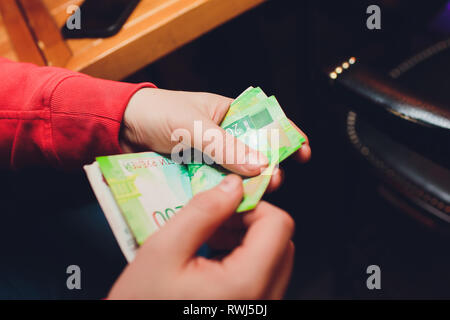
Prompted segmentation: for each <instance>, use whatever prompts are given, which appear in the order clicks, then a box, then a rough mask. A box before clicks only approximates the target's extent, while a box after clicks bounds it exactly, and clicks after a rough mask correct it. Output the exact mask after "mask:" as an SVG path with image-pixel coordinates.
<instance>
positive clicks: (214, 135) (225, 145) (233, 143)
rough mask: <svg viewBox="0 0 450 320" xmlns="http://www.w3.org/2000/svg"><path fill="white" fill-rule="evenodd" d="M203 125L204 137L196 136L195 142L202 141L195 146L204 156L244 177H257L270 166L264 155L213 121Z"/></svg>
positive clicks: (207, 121)
mask: <svg viewBox="0 0 450 320" xmlns="http://www.w3.org/2000/svg"><path fill="white" fill-rule="evenodd" d="M203 125H204V131H203V134H202V136H195V135H194V140H195V139H196V138H201V139H202V141H201V142H200V141H194V146H201V147H202V152H203V153H204V154H206V155H208V156H209V157H210V158H211V159H213V160H214V161H215V162H216V163H217V164H220V165H221V166H223V167H224V168H225V169H228V170H230V171H232V172H235V173H237V174H240V175H244V176H255V175H258V174H260V173H261V172H262V171H263V170H264V169H265V168H266V167H267V166H268V165H269V161H268V159H267V157H266V156H265V155H264V154H262V153H261V152H259V151H257V150H255V149H253V148H251V147H249V146H248V145H246V144H245V143H244V142H242V141H241V140H239V139H238V138H236V137H235V136H234V135H233V134H231V133H230V132H228V131H225V130H224V129H222V128H221V127H219V126H218V125H217V124H216V123H214V122H213V121H211V120H206V121H203ZM230 131H232V129H230Z"/></svg>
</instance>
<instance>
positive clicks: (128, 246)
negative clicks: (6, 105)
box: [85, 87, 305, 261]
mask: <svg viewBox="0 0 450 320" xmlns="http://www.w3.org/2000/svg"><path fill="white" fill-rule="evenodd" d="M221 127H222V128H223V129H224V130H226V131H227V132H229V133H230V134H232V135H233V136H236V137H237V138H238V139H240V140H241V141H243V142H244V143H245V144H247V145H249V146H250V147H252V148H253V149H256V150H258V151H260V152H262V153H263V154H264V155H266V157H267V158H268V159H269V166H268V167H267V168H266V169H265V170H264V171H263V172H262V174H260V175H258V176H256V177H252V178H246V179H244V182H243V184H244V196H243V200H242V202H241V204H240V205H239V207H238V209H237V212H243V211H248V210H251V209H253V208H254V207H255V206H256V205H257V203H258V202H259V201H260V199H261V198H262V196H263V194H264V192H265V190H266V188H267V186H268V184H269V182H270V179H271V176H272V173H273V171H274V169H275V168H276V166H277V164H278V163H279V162H281V161H283V160H284V159H286V158H287V157H288V156H289V155H290V154H292V153H293V152H295V151H296V150H298V149H299V148H300V147H301V146H302V144H303V143H304V142H305V139H304V137H303V136H302V135H300V133H298V132H297V130H295V128H294V127H293V126H292V125H291V123H290V122H289V120H288V119H287V118H286V116H285V114H284V112H283V111H282V109H281V107H280V105H279V104H278V102H277V100H276V99H275V97H273V96H272V97H267V96H266V94H265V93H264V92H263V91H262V90H261V89H260V88H253V87H250V88H248V89H247V90H245V91H244V92H243V93H242V94H241V95H240V96H239V97H238V98H236V100H235V101H234V102H233V103H232V105H231V106H230V109H229V111H228V113H227V114H226V116H225V118H224V120H223V122H222V124H221ZM96 160H97V161H96V162H95V163H93V164H92V165H89V166H85V170H86V173H87V175H88V178H89V181H90V183H91V186H92V187H93V189H94V192H95V194H96V196H97V199H98V200H99V202H100V205H101V207H102V209H103V210H104V211H105V215H106V217H107V219H108V222H109V223H110V225H111V228H112V230H113V232H114V235H115V236H116V238H117V239H118V242H119V245H120V247H121V249H122V251H123V252H124V254H125V256H126V258H127V259H128V261H131V260H132V259H133V258H134V256H135V254H136V250H137V247H138V246H139V245H141V244H142V243H143V242H144V241H145V240H146V239H147V237H148V236H150V235H151V234H153V233H154V232H155V231H157V230H158V229H159V228H160V227H162V226H163V225H164V224H165V223H166V222H167V221H168V220H169V219H170V218H171V217H172V216H173V215H175V214H176V213H177V212H178V210H180V209H181V208H182V207H183V206H184V205H185V204H186V203H187V202H188V201H189V200H190V199H191V198H192V196H193V194H196V193H198V192H201V191H204V190H208V189H210V188H212V187H214V186H216V185H217V184H218V183H219V182H220V181H221V180H222V179H223V178H224V177H225V176H226V175H227V174H228V173H229V172H227V171H226V170H224V169H223V168H222V167H221V166H220V165H218V164H214V165H206V164H201V163H200V164H188V165H187V166H186V165H180V164H177V163H175V162H173V161H172V160H170V159H169V158H166V157H164V156H162V155H159V154H157V153H154V152H144V153H136V154H122V155H115V156H106V157H98V158H97V159H96ZM105 182H106V183H105ZM133 238H134V239H133Z"/></svg>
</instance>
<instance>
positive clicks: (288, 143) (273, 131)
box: [188, 87, 305, 212]
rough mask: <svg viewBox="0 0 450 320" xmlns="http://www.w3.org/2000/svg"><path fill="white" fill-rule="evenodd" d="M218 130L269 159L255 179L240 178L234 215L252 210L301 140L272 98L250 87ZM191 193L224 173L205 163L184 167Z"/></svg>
mask: <svg viewBox="0 0 450 320" xmlns="http://www.w3.org/2000/svg"><path fill="white" fill-rule="evenodd" d="M221 127H222V128H223V129H225V130H226V131H227V132H228V133H230V134H232V135H233V136H235V137H237V138H238V139H240V140H241V141H243V142H244V143H245V144H247V145H248V146H250V147H252V148H253V149H256V150H258V151H260V152H262V153H263V154H264V155H265V156H266V157H267V158H268V159H269V163H270V165H269V167H268V168H267V169H266V170H265V171H264V172H263V173H262V174H261V175H258V176H256V177H252V178H247V179H244V197H243V200H242V202H241V204H240V205H239V207H238V209H237V212H243V211H248V210H251V209H253V208H254V207H255V206H256V205H257V203H258V202H259V200H260V199H261V197H262V196H263V194H264V192H265V190H266V188H267V186H268V184H269V182H270V178H271V175H272V173H273V170H274V168H275V166H276V165H277V164H278V163H279V162H281V161H283V160H284V159H286V158H287V157H288V156H289V155H291V154H292V153H293V152H295V151H296V150H298V149H299V148H300V147H301V146H302V144H303V143H304V142H305V138H304V137H303V136H302V135H301V134H300V133H299V132H298V131H297V130H296V129H295V128H294V127H293V126H292V124H291V123H290V121H289V120H288V119H287V118H286V115H285V114H284V112H283V110H282V109H281V107H280V105H279V104H278V101H277V100H276V99H275V97H273V96H272V97H267V95H266V94H265V93H264V92H263V91H262V90H261V88H259V87H258V88H253V87H250V88H248V89H247V90H246V91H244V92H243V93H242V94H241V95H240V96H239V97H238V98H237V99H236V100H235V101H234V102H233V103H232V104H231V106H230V109H229V110H228V113H227V114H226V116H225V118H224V120H223V122H222V123H221ZM188 170H189V174H190V177H191V184H192V192H193V194H197V193H198V192H201V191H204V190H208V189H210V188H212V187H214V186H215V185H217V184H218V183H219V182H220V181H221V180H222V179H223V178H224V177H225V176H226V174H227V173H228V172H226V171H225V170H224V169H222V168H221V167H219V166H217V165H214V166H210V165H206V164H190V165H188Z"/></svg>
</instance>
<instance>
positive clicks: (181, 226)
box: [144, 175, 243, 263]
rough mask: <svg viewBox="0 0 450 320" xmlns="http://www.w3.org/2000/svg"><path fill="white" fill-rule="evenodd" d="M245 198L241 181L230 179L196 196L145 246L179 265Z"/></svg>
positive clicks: (192, 253)
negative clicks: (156, 250)
mask: <svg viewBox="0 0 450 320" xmlns="http://www.w3.org/2000/svg"><path fill="white" fill-rule="evenodd" d="M242 195H243V186H242V179H241V178H240V177H239V176H237V175H228V176H227V177H225V178H224V179H223V180H222V181H221V183H220V184H219V185H217V186H216V187H214V188H212V189H210V190H208V191H204V192H201V193H199V194H197V195H195V196H194V197H193V198H192V199H191V201H189V203H188V204H187V205H186V206H184V208H183V209H181V210H180V212H179V213H178V214H177V215H176V216H175V217H173V218H172V219H171V220H170V221H169V222H168V223H167V224H166V225H165V226H164V227H163V228H162V229H161V230H159V231H158V232H157V233H156V234H155V235H154V236H153V237H151V241H147V242H146V243H145V244H147V243H149V244H150V243H151V246H152V247H153V246H157V247H158V248H159V250H162V251H161V252H164V253H165V256H166V257H171V258H170V259H176V260H179V261H177V263H184V262H186V261H187V260H189V259H190V258H191V257H192V256H194V255H195V253H196V252H197V251H198V249H199V248H200V246H201V245H202V244H203V243H205V242H206V241H207V240H208V239H209V238H210V237H211V236H212V234H213V233H214V231H215V230H216V229H217V228H218V227H219V226H220V225H221V224H222V223H224V222H225V221H226V220H227V219H228V218H229V217H230V216H231V215H232V214H233V213H234V212H235V210H236V208H237V207H238V206H239V203H240V202H241V200H242ZM155 236H156V237H155ZM145 244H144V246H145Z"/></svg>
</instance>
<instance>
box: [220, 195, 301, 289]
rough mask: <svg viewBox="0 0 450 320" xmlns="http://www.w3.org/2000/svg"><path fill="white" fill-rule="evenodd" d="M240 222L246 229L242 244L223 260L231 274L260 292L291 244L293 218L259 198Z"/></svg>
mask: <svg viewBox="0 0 450 320" xmlns="http://www.w3.org/2000/svg"><path fill="white" fill-rule="evenodd" d="M243 222H244V224H245V225H247V226H248V230H247V233H246V234H245V236H244V239H243V242H242V244H241V245H240V246H239V247H237V248H236V249H235V250H233V251H232V252H231V253H230V254H229V255H228V256H227V257H226V258H224V259H223V260H222V263H223V265H224V267H225V268H226V269H227V270H230V274H231V275H232V276H233V277H236V276H237V275H239V277H238V278H239V279H246V281H251V282H252V285H253V286H254V287H256V288H257V289H256V290H261V291H263V290H264V289H265V287H266V286H267V285H268V284H269V282H270V280H271V278H272V276H273V273H274V272H275V270H276V267H277V265H278V262H279V261H280V259H281V258H282V257H283V255H284V253H285V252H286V248H287V246H288V245H289V243H290V240H291V237H292V234H293V232H294V221H293V219H292V218H291V217H290V216H289V215H288V214H287V213H286V212H285V211H283V210H281V209H279V208H277V207H275V206H273V205H271V204H269V203H267V202H264V201H262V202H260V203H259V205H258V206H257V207H256V209H255V210H254V211H253V212H250V213H248V214H246V216H245V217H244V218H243Z"/></svg>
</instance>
